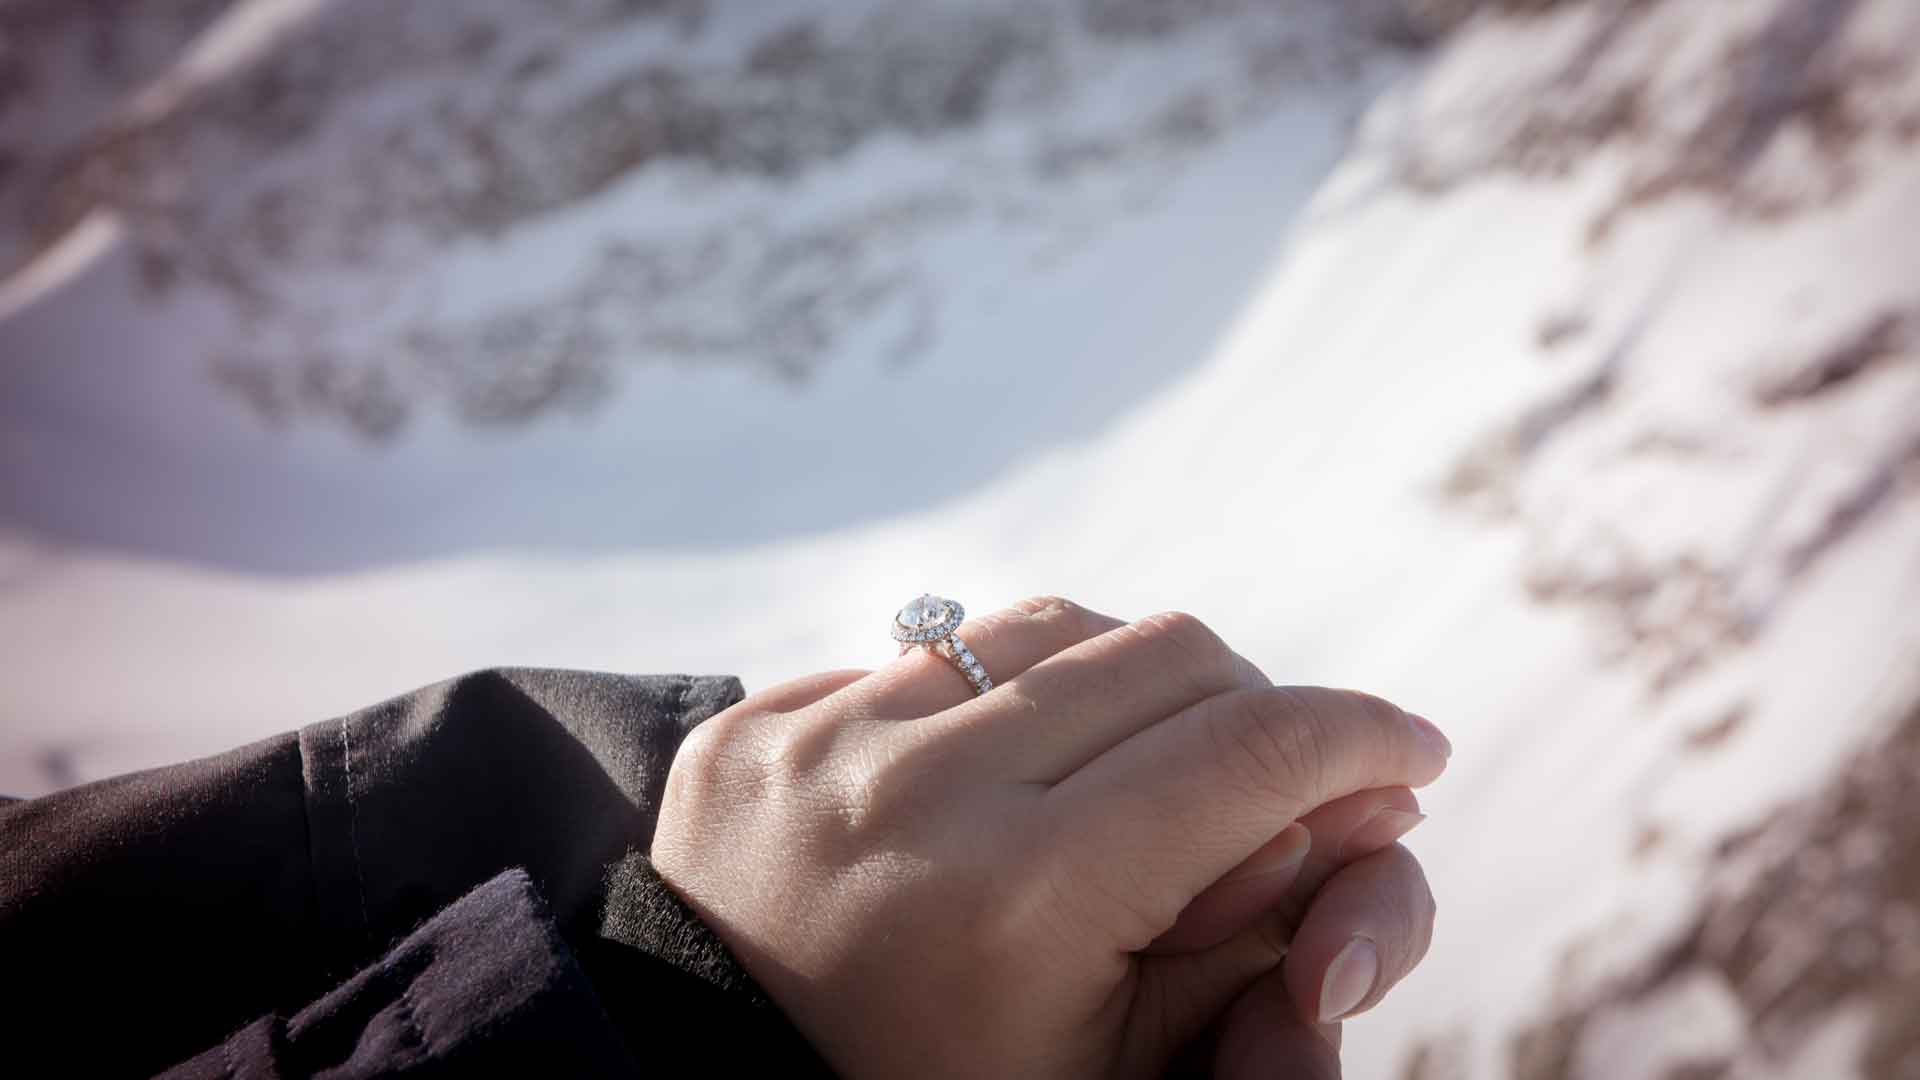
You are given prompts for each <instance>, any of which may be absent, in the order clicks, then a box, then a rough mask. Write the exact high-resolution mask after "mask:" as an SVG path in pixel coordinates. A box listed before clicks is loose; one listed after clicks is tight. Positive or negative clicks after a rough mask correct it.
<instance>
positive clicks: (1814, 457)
mask: <svg viewBox="0 0 1920 1080" xmlns="http://www.w3.org/2000/svg"><path fill="white" fill-rule="evenodd" d="M1916 56H1920V6H1916V5H1914V4H1912V3H1910V2H1907V0H1751V2H1748V3H1741V4H1729V3H1715V2H1711V0H1561V2H1553V0H1534V2H1527V0H1505V2H1494V0H1486V2H1478V3H1476V2H1471V0H1457V2H1447V0H1367V2H1353V3H1345V4H1342V3H1337V2H1334V0H1266V2H1255V0H1044V2H1042V0H1027V2H1019V3H1014V2H1000V3H993V2H988V0H943V2H934V0H917V2H907V0H900V2H893V3H883V2H880V0H837V2H834V3H831V4H829V3H826V2H825V0H814V2H799V0H795V2H791V3H785V4H779V5H767V4H750V3H744V2H727V0H545V2H534V0H471V2H468V3H464V4H461V5H458V6H454V5H425V4H392V3H377V2H373V0H167V2H163V3H145V4H135V3H130V2H123V0H0V656H4V657H5V661H4V665H5V667H4V670H5V675H6V677H5V678H4V679H0V790H6V791H9V792H11V793H14V794H23V795H31V794H37V793H40V792H44V791H48V790H53V789H56V788H59V787H63V786H66V785H70V784H73V783H78V782H84V781H86V780H89V779H93V778H97V777H100V776H104V775H109V774H112V773H114V772H118V771H123V770H126V769H131V768H139V767H143V766H148V765H153V764H158V763H161V762H164V761H169V760H174V759H177V758H180V757H184V756H188V755H193V754H200V753H207V752H212V751H214V750H218V749H221V748H223V747H226V746H229V745H232V744H234V743H236V742H239V741H243V740H247V739H252V738H256V737H260V736H263V735H266V734H270V733H272V732H275V731H280V730H285V729H287V728H291V727H294V726H297V725H299V724H303V723H306V722H310V721H313V720H317V719H321V718H324V717H326V716H329V715H333V714H337V713H339V712H343V711H346V710H348V709H351V708H355V707H357V706H360V705H363V704H366V703H368V702H370V701H373V700H376V699H378V698H380V697H383V696H386V695H388V694H391V693H395V692H398V691H401V690H404V689H408V688H410V687H413V686H417V685H420V684H423V683H427V682H430V681H433V680H435V679H438V678H441V677H444V676H446V675H449V674H452V673H454V672H457V671H460V670H464V669H469V668H474V667H480V666H485V665H491V664H541V665H554V666H569V667H591V668H607V669H620V670H640V671H664V670H696V671H726V672H735V673H738V674H740V675H742V676H743V677H744V678H746V679H747V681H748V684H749V686H750V687H755V686H764V685H766V684H768V683H770V682H772V681H776V680H779V679H782V678H785V677H788V676H790V675H793V674H797V673H801V672H806V671H811V670H815V669H819V668H827V667H840V666H848V665H860V664H873V663H878V662H881V661H882V660H884V659H885V657H886V656H887V655H888V653H889V651H890V650H889V649H888V645H889V642H888V641H887V640H886V639H885V638H884V636H883V634H884V628H883V624H884V621H885V618H886V616H887V615H889V614H891V613H892V612H893V611H894V610H895V609H896V608H897V607H898V606H899V604H900V603H901V602H903V600H904V599H906V598H909V597H911V596H913V595H916V594H918V593H919V592H921V591H925V590H934V591H938V592H941V593H944V594H946V595H951V596H956V597H958V598H960V599H961V600H962V601H964V602H965V603H966V604H967V605H968V606H969V607H970V608H973V609H975V610H985V609H990V608H992V607H996V606H999V605H1001V604H1004V603H1006V602H1010V601H1012V600H1014V599H1016V598H1018V597H1020V596H1023V595H1028V594H1032V593H1038V592H1058V593H1062V594H1065V595H1069V596H1072V597H1074V598H1076V599H1079V600H1081V601H1083V602H1085V603H1088V604H1090V605H1092V606H1095V607H1098V608H1102V609H1105V610H1108V611H1111V612H1114V613H1116V614H1122V615H1141V614H1145V613H1147V612H1149V611H1153V610H1159V609H1165V608H1172V607H1178V608H1183V609H1186V610H1190V611H1193V612H1194V613H1196V614H1198V615H1200V616H1201V617H1202V618H1204V619H1206V620H1207V621H1208V622H1209V623H1210V624H1211V625H1213V626H1214V627H1216V628H1217V629H1219V630H1220V631H1221V632H1222V634H1223V635H1224V636H1225V637H1226V638H1227V639H1228V640H1229V641H1232V642H1234V643H1235V644H1236V645H1237V646H1238V647H1239V648H1240V649H1241V651H1243V652H1245V653H1246V654H1247V655H1249V656H1251V657H1253V658H1254V659H1255V660H1256V661H1257V662H1258V663H1260V664H1261V665H1262V666H1263V667H1264V668H1265V669H1266V670H1267V671H1268V673H1269V674H1270V675H1272V676H1273V677H1275V678H1276V679H1280V680H1285V681H1291V682H1317V683H1332V684H1343V685H1356V686H1363V687H1366V688H1369V689H1373V690H1377V691H1379V692H1382V693H1384V694H1387V695H1389V696H1391V697H1394V698H1396V699H1398V700H1402V701H1405V702H1406V703H1408V704H1409V705H1411V706H1413V707H1416V708H1419V709H1420V710H1421V711H1422V712H1424V713H1426V714H1427V715H1430V716H1433V717H1435V718H1436V720H1438V721H1439V722H1440V723H1441V725H1442V726H1443V727H1444V728H1446V729H1447V731H1448V732H1449V734H1450V735H1451V736H1452V737H1453V741H1454V743H1455V744H1456V746H1457V747H1458V752H1457V754H1456V758H1455V764H1454V767H1453V769H1452V770H1451V771H1450V773H1449V775H1448V777H1447V778H1446V780H1445V781H1444V782H1443V783H1441V784H1440V785H1437V786H1436V787H1435V788H1434V789H1432V790H1431V791H1429V792H1424V793H1422V794H1423V802H1424V804H1425V806H1426V809H1427V810H1428V811H1429V812H1430V814H1431V815H1432V820H1431V821H1430V822H1429V823H1428V824H1427V825H1425V826H1424V827H1423V828H1422V829H1421V831H1420V832H1419V833H1417V834H1415V836H1414V837H1413V838H1412V841H1411V843H1412V846H1413V847H1414V848H1415V850H1416V851H1417V852H1418V853H1419V854H1420V855H1421V857H1422V859H1423V861H1424V862H1425V864H1426V865H1427V866H1428V868H1429V872H1430V874H1431V876H1432V879H1433V884H1434V889H1435V892H1436V894H1437V895H1438V897H1439V901H1440V910H1441V915H1440V924H1439V929H1438V934H1437V937H1436V940H1435V943H1434V947H1433V952H1432V954H1431V956H1430V959H1429V961H1428V963H1427V964H1426V965H1425V967H1423V968H1422V970H1421V971H1420V972H1419V973H1418V974H1417V975H1416V976H1415V977H1414V978H1413V979H1411V980H1410V981H1409V982H1408V983H1407V984H1406V985H1405V986H1404V987H1403V988H1401V989H1400V990H1399V991H1398V992H1396V994H1395V995H1394V998H1393V1000H1391V1001H1389V1002H1388V1003H1386V1005H1384V1006H1383V1007H1382V1008H1381V1009H1379V1010H1377V1011H1376V1012H1375V1013H1373V1014H1371V1015H1370V1016H1368V1017H1366V1018H1364V1019H1362V1020H1361V1021H1359V1022H1357V1023H1355V1024H1353V1025H1351V1026H1350V1031H1349V1035H1348V1039H1347V1046H1348V1057H1349V1059H1350V1062H1351V1064H1350V1075H1352V1076H1356V1077H1362V1078H1403V1080H1454V1078H1473V1080H1478V1078H1481V1077H1511V1078H1515V1080H1549V1078H1605V1080H1614V1078H1627V1080H1635V1078H1647V1080H1709V1078H1744V1077H1817V1078H1823V1080H1824V1078H1842V1077H1851V1076H1858V1077H1865V1078H1872V1080H1881V1078H1911V1077H1920V1021H1916V1019H1915V1018H1916V1017H1920V814H1916V813H1915V812H1914V807H1915V806H1916V805H1920V804H1916V803H1915V802H1914V797H1913V794H1912V793H1913V791H1914V790H1915V789H1916V785H1917V784H1920V71H1916V63H1915V58H1916Z"/></svg>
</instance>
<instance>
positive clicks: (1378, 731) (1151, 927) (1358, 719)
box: [1046, 687, 1448, 951]
mask: <svg viewBox="0 0 1920 1080" xmlns="http://www.w3.org/2000/svg"><path fill="white" fill-rule="evenodd" d="M1422 723H1423V722H1416V720H1415V718H1413V717H1412V716H1410V715H1409V714H1407V713H1405V712H1403V711H1401V710H1400V709H1398V708H1396V707H1394V706H1393V705H1390V704H1388V703H1387V702H1384V701H1382V700H1380V699H1378V698H1373V697H1369V696H1367V695H1364V694H1358V693H1353V692H1350V691H1335V690H1324V689H1318V688H1310V687H1281V688H1274V689H1267V690H1240V691H1232V692H1229V693H1226V694H1221V695H1218V696H1216V697H1213V698H1210V699H1208V700H1207V701H1205V702H1202V703H1201V704H1199V705H1197V706H1194V707H1192V708H1190V709H1187V710H1185V711H1183V712H1181V713H1180V714H1179V715H1176V716H1173V717H1170V718H1169V719H1167V720H1165V721H1163V722H1161V723H1158V724H1154V725H1152V726H1150V727H1148V728H1147V729H1145V730H1144V731H1141V732H1140V733H1138V734H1137V735H1134V736H1133V737H1132V738H1130V739H1128V740H1127V741H1125V742H1123V743H1121V744H1120V745H1119V746H1117V747H1114V748H1113V749H1112V750H1109V751H1108V752H1107V753H1105V754H1103V755H1101V756H1100V757H1099V758H1097V759H1095V760H1094V761H1093V762H1091V763H1089V764H1088V765H1087V766H1086V767H1085V768H1083V769H1081V770H1080V771H1078V772H1076V773H1074V774H1073V775H1072V776H1069V777H1067V778H1066V779H1065V780H1063V781H1062V782H1060V783H1059V784H1057V785H1055V786H1054V787H1053V788H1052V789H1051V790H1050V791H1048V792H1047V796H1046V799H1047V801H1048V802H1049V803H1050V804H1051V806H1050V807H1049V810H1048V817H1049V819H1050V824H1051V826H1052V827H1053V828H1056V829H1058V830H1059V835H1060V836H1061V837H1063V838H1070V840H1071V842H1067V841H1066V840H1065V839H1063V841H1062V842H1061V843H1058V844H1055V845H1052V849H1053V850H1054V851H1056V852H1058V853H1059V854H1060V857H1061V858H1063V859H1066V860H1068V865H1067V866H1065V867H1064V868H1063V871H1064V875H1063V880H1066V881H1070V882H1073V887H1074V888H1075V889H1076V890H1084V891H1085V892H1086V893H1087V894H1088V895H1089V896H1090V897H1093V898H1104V899H1105V903H1104V904H1098V903H1093V904H1090V905H1089V910H1087V911H1086V912H1084V913H1083V916H1084V917H1087V918H1090V919H1094V920H1096V922H1095V925H1098V926H1104V927H1108V928H1110V929H1111V930H1112V931H1113V932H1114V933H1116V934H1118V936H1119V941H1118V944H1119V945H1120V946H1121V947H1122V948H1123V949H1126V950H1127V951H1136V950H1139V949H1141V948H1144V947H1145V946H1146V945H1147V944H1148V943H1150V942H1151V941H1153V939H1154V938H1156V937H1158V936H1159V935H1160V934H1161V933H1164V932H1165V931H1166V930H1167V929H1168V928H1169V927H1171V926H1172V925H1173V924H1174V921H1175V919H1176V918H1177V917H1178V916H1179V914H1180V912H1181V911H1182V910H1184V909H1185V908H1186V906H1187V904H1188V903H1189V902H1191V901H1192V900H1193V898H1194V897H1196V896H1198V895H1200V893H1201V892H1202V891H1204V890H1205V889H1206V887H1207V886H1209V885H1211V884H1213V883H1214V882H1215V881H1217V880H1219V879H1220V877H1221V876H1222V875H1224V874H1225V873H1226V872H1227V871H1229V870H1231V869H1232V868H1233V867H1234V866H1236V865H1238V864H1239V863H1240V862H1241V861H1242V860H1243V859H1245V858H1246V857H1247V856H1249V855H1251V854H1252V853H1253V852H1254V851H1255V850H1257V849H1258V848H1259V847H1260V846H1261V845H1263V844H1265V843H1267V842H1268V841H1269V840H1270V839H1272V838H1273V837H1274V836H1275V835H1277V834H1278V833H1279V831H1280V830H1281V829H1283V828H1285V827H1286V826H1287V825H1288V824H1290V823H1291V822H1293V821H1295V820H1298V819H1299V818H1300V817H1301V816H1303V815H1304V814H1305V813H1306V812H1308V811H1309V810H1311V809H1313V808H1314V807H1317V806H1320V805H1321V804H1323V803H1327V802H1331V801H1332V800H1334V799H1337V798H1341V797H1343V796H1346V795H1351V794H1353V793H1355V792H1358V791H1364V790H1367V789H1369V788H1378V787H1395V786H1406V787H1421V786H1424V785H1426V784H1428V783H1430V782H1432V781H1433V780H1434V779H1436V778H1437V777H1438V776H1439V775H1440V773H1441V772H1442V771H1443V770H1444V769H1445V768H1446V757H1447V753H1448V749H1447V748H1446V747H1444V746H1443V745H1442V744H1441V743H1440V742H1439V741H1438V740H1436V739H1435V738H1433V737H1432V736H1430V735H1428V734H1427V733H1426V731H1425V730H1423V728H1422V726H1421V724H1422Z"/></svg>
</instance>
